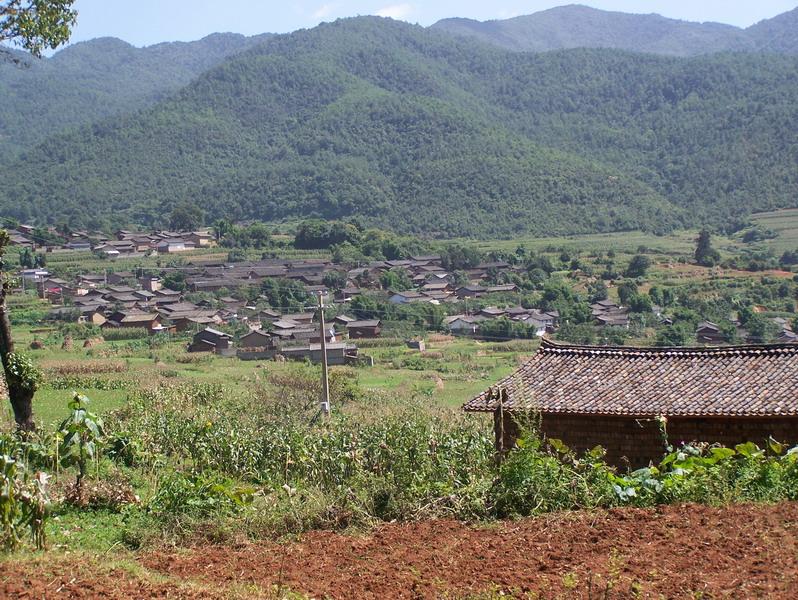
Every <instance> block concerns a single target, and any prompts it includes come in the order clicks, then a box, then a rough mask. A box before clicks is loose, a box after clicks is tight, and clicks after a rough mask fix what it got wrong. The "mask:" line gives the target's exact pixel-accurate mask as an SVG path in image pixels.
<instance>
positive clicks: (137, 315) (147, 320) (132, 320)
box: [102, 310, 164, 334]
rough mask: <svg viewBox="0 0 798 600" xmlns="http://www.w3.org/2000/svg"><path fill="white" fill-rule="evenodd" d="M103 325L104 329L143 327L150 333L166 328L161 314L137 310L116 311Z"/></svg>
mask: <svg viewBox="0 0 798 600" xmlns="http://www.w3.org/2000/svg"><path fill="white" fill-rule="evenodd" d="M102 326H103V328H104V329H111V328H116V329H118V328H142V329H146V330H147V331H149V333H150V334H155V333H158V332H160V331H163V330H164V327H163V325H162V323H161V316H160V315H158V314H154V313H146V312H141V311H137V310H131V311H116V312H114V313H112V314H111V315H109V316H108V320H107V321H106V322H105V323H103V325H102Z"/></svg>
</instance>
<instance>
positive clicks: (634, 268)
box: [624, 254, 651, 277]
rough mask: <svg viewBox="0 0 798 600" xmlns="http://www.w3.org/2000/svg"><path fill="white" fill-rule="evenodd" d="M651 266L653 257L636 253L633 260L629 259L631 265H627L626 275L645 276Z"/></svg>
mask: <svg viewBox="0 0 798 600" xmlns="http://www.w3.org/2000/svg"><path fill="white" fill-rule="evenodd" d="M649 267H651V259H650V258H649V257H648V256H645V255H644V254H635V255H634V256H633V257H632V260H631V261H629V266H628V267H626V271H625V272H624V275H625V276H626V277H645V276H646V273H647V272H648V269H649Z"/></svg>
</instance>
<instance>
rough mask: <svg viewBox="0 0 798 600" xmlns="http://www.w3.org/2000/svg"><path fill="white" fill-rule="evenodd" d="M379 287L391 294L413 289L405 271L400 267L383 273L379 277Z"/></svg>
mask: <svg viewBox="0 0 798 600" xmlns="http://www.w3.org/2000/svg"><path fill="white" fill-rule="evenodd" d="M380 285H381V286H382V288H383V289H385V290H391V291H392V292H403V291H405V290H409V289H412V288H413V281H412V280H411V279H410V276H409V275H408V274H407V271H405V270H404V269H402V268H401V267H394V268H393V269H391V270H390V271H385V272H384V273H383V274H382V275H380Z"/></svg>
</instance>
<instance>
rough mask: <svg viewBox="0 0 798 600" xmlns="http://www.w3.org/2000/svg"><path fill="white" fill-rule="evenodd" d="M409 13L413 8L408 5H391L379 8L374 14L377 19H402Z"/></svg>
mask: <svg viewBox="0 0 798 600" xmlns="http://www.w3.org/2000/svg"><path fill="white" fill-rule="evenodd" d="M411 12H413V7H412V6H411V5H410V4H393V5H391V6H385V7H383V8H381V9H380V10H378V11H377V13H376V14H377V16H378V17H390V18H392V19H404V18H405V17H406V16H407V15H409V14H410V13H411Z"/></svg>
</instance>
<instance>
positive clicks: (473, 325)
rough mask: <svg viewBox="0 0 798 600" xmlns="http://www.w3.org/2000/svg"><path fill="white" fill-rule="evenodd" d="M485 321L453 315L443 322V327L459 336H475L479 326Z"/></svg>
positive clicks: (479, 317)
mask: <svg viewBox="0 0 798 600" xmlns="http://www.w3.org/2000/svg"><path fill="white" fill-rule="evenodd" d="M485 320H487V319H486V318H485V317H481V316H473V317H472V316H468V315H453V316H451V317H446V318H445V319H444V320H443V323H444V325H446V327H448V328H449V331H451V332H452V333H455V334H460V335H476V334H477V333H478V332H479V324H480V323H482V322H483V321H485Z"/></svg>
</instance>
